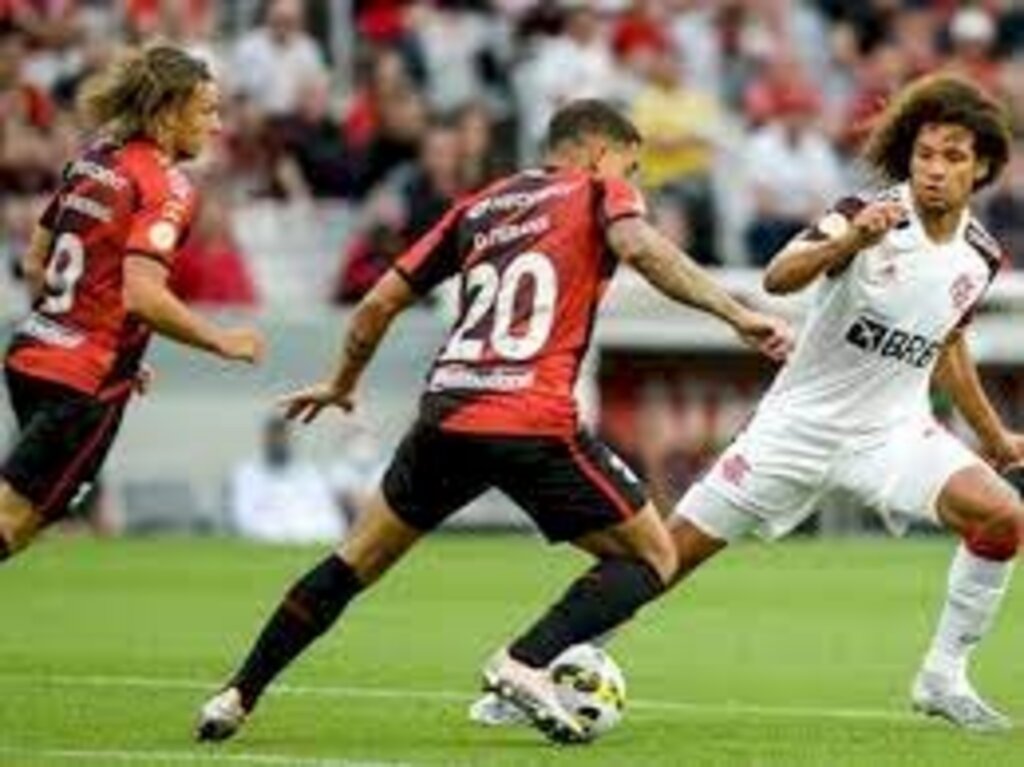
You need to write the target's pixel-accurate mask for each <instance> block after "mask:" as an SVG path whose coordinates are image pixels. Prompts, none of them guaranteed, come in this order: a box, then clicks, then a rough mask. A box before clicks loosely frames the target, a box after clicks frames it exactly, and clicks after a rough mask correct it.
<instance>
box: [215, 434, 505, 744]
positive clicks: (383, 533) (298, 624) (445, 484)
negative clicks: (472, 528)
mask: <svg viewBox="0 0 1024 767" xmlns="http://www.w3.org/2000/svg"><path fill="white" fill-rule="evenodd" d="M475 461H476V459H475V457H474V455H473V451H471V450H469V449H467V447H466V446H465V445H464V444H461V443H460V441H459V440H458V439H451V438H448V437H446V436H445V435H444V434H443V433H441V432H439V431H437V430H436V429H432V428H425V427H422V426H419V425H417V426H414V427H413V428H412V429H411V430H410V431H409V433H408V434H407V435H406V437H405V438H404V439H403V441H402V443H401V445H400V446H399V447H398V450H397V452H396V453H395V457H394V459H393V461H392V463H391V466H390V467H389V468H388V470H387V472H386V473H385V476H384V480H383V483H382V486H381V489H380V490H379V491H378V492H377V493H376V494H375V495H374V496H373V498H372V500H371V501H370V503H369V504H368V507H367V509H366V510H365V511H364V512H363V514H362V516H360V518H359V519H358V520H357V521H356V524H355V526H354V527H353V528H352V530H351V531H350V533H349V534H348V536H347V537H346V538H345V540H344V541H343V542H342V543H341V544H340V545H339V546H338V548H337V550H336V551H334V552H332V553H331V554H329V555H328V556H327V557H325V558H324V559H323V560H321V561H320V562H319V563H318V564H317V565H316V566H315V567H313V568H312V569H311V570H309V571H308V572H307V573H306V574H305V575H303V576H302V577H301V578H299V579H298V580H297V581H296V582H295V583H294V584H293V585H292V586H291V588H289V589H288V591H287V592H286V593H285V595H284V597H283V598H282V600H281V602H280V603H279V604H278V606H277V608H276V609H275V610H274V612H273V614H272V615H271V616H270V618H269V619H268V620H267V622H266V624H265V625H264V627H263V629H262V631H261V632H260V634H259V635H258V637H257V639H256V641H255V643H254V644H253V646H252V648H251V649H250V651H249V653H248V655H247V656H246V658H245V660H244V661H243V663H242V665H241V666H240V667H239V669H238V670H237V671H236V672H235V674H234V675H233V676H232V677H231V679H230V680H229V681H228V683H227V685H226V686H225V687H224V689H223V690H222V691H221V692H220V693H218V694H217V695H215V696H214V697H213V698H211V699H210V700H208V701H207V702H206V703H205V704H204V705H203V706H202V708H201V710H200V713H199V721H198V724H197V727H196V737H197V738H198V739H200V740H210V741H218V740H224V739H226V738H229V737H231V736H232V735H233V734H234V733H235V732H236V731H237V730H238V728H239V727H240V726H241V725H242V723H243V722H244V720H245V717H246V716H247V715H248V713H249V712H250V711H252V709H253V708H254V707H255V706H256V703H257V702H258V701H259V699H260V697H261V696H262V694H263V692H264V691H265V690H266V688H267V686H268V685H269V684H270V683H271V681H273V679H274V678H276V677H277V676H278V675H279V674H280V673H281V672H282V671H283V670H284V669H285V668H286V667H287V666H288V665H289V664H291V663H292V662H293V661H294V660H295V659H296V658H298V657H299V655H301V654H302V652H303V651H304V650H306V648H308V647H309V646H310V645H311V644H312V643H313V642H314V641H315V640H316V639H317V638H318V637H320V636H321V635H322V634H324V633H325V632H326V631H327V630H328V629H330V628H331V626H333V625H334V624H335V623H336V622H337V620H338V619H339V617H340V616H341V615H342V613H343V611H344V610H345V608H346V607H347V606H348V604H349V603H350V602H351V601H352V600H353V599H354V598H355V597H356V596H357V595H358V594H360V593H361V592H363V591H365V590H366V589H367V588H368V587H370V586H371V585H372V584H373V583H375V582H376V581H377V580H378V579H379V578H380V577H381V576H382V575H384V574H385V573H386V572H387V571H388V570H389V569H390V568H391V567H392V566H393V565H395V564H396V563H397V562H398V561H399V560H400V559H401V558H402V557H403V556H404V555H405V554H406V552H408V551H409V549H410V548H412V546H413V545H414V544H415V543H416V542H417V541H418V540H419V539H420V538H421V537H422V536H423V535H424V534H425V533H427V532H429V531H430V530H431V529H433V528H434V527H435V526H436V525H438V524H440V523H441V522H442V521H444V519H445V518H447V517H448V515H449V514H451V513H452V512H453V511H455V510H456V509H458V508H459V507H461V506H463V505H465V504H466V503H468V502H469V501H470V500H472V499H473V498H474V497H476V496H477V495H479V494H480V493H481V492H482V491H483V490H484V489H485V488H486V482H485V480H483V479H482V478H481V477H480V475H479V473H478V472H477V471H476V468H477V466H476V463H475ZM453 467H458V468H459V473H454V472H453V470H452V469H453Z"/></svg>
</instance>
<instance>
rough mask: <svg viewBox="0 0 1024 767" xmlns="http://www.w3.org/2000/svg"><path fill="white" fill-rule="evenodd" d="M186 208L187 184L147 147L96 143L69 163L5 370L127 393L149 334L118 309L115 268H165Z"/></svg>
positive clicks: (88, 390)
mask: <svg viewBox="0 0 1024 767" xmlns="http://www.w3.org/2000/svg"><path fill="white" fill-rule="evenodd" d="M195 207H196V195H195V192H194V189H193V187H192V185H191V183H190V182H189V181H188V180H187V178H186V177H185V176H184V175H183V174H182V173H181V172H180V171H179V170H177V169H176V168H174V167H173V166H172V165H171V162H170V160H168V158H166V157H165V156H164V155H163V154H162V153H161V152H160V151H159V149H157V147H156V146H155V145H154V144H151V143H149V142H146V141H141V140H136V141H129V142H127V143H125V144H123V145H119V144H114V143H112V142H101V143H98V144H96V145H94V146H93V147H91V148H90V149H88V150H87V151H86V152H85V153H84V154H83V155H82V156H81V157H80V158H79V159H77V160H75V161H74V162H72V163H70V164H69V165H68V167H67V168H66V169H65V171H64V178H63V182H62V185H61V188H60V189H59V190H58V192H57V193H56V195H55V196H54V197H53V199H52V200H51V202H50V204H49V205H48V206H47V208H46V211H45V212H44V213H43V216H42V218H41V219H40V222H39V223H40V226H42V227H43V228H45V229H47V230H49V232H50V233H51V234H52V244H51V247H50V252H49V254H48V255H47V258H46V263H45V267H46V272H45V285H44V290H43V295H42V296H41V297H40V298H39V300H37V301H36V303H35V305H34V306H33V310H32V313H31V314H30V315H29V316H28V317H27V318H26V319H25V320H24V321H23V322H22V323H21V324H20V325H19V327H18V328H17V330H16V333H15V336H14V339H13V341H12V344H11V347H10V350H9V351H8V354H7V361H6V365H7V367H8V368H10V369H11V370H14V371H17V372H18V373H22V374H24V375H27V376H31V377H33V378H41V379H44V380H47V381H51V382H54V383H57V384H61V385H64V386H67V387H69V388H71V389H74V390H76V391H80V392H82V393H84V394H87V395H91V396H97V397H104V396H106V395H107V394H108V393H112V392H114V391H115V390H117V391H121V390H123V389H125V388H126V387H130V382H131V380H132V379H133V377H134V376H135V373H136V371H137V369H138V365H139V363H140V362H141V359H142V356H143V354H144V353H145V350H146V346H147V344H148V341H149V336H150V331H149V329H148V328H147V327H146V326H145V325H144V324H143V323H142V322H141V321H140V320H138V319H137V318H135V317H133V316H131V315H130V314H128V312H127V311H126V310H125V306H124V301H123V298H122V293H123V266H124V259H125V258H126V256H128V255H129V254H130V255H132V256H141V257H145V258H152V259H154V260H157V261H159V262H160V263H162V264H164V265H166V266H167V267H168V269H169V268H170V267H171V265H172V262H173V258H174V254H175V252H176V250H177V248H178V246H179V245H180V244H181V243H182V242H183V241H184V239H185V237H186V235H187V233H188V229H189V226H190V224H191V221H192V217H193V215H194V213H195Z"/></svg>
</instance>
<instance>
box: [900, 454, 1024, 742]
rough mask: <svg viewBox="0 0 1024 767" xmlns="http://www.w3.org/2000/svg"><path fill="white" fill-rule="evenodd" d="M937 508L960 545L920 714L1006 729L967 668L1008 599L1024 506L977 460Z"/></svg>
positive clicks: (920, 686)
mask: <svg viewBox="0 0 1024 767" xmlns="http://www.w3.org/2000/svg"><path fill="white" fill-rule="evenodd" d="M1017 471H1018V472H1019V471H1021V470H1020V469H1018V470H1017ZM936 510H937V513H938V517H939V519H940V520H941V521H942V522H943V523H944V524H945V525H946V526H947V527H949V528H951V529H952V530H955V531H956V532H957V533H959V534H960V537H961V543H960V545H959V546H958V547H957V551H956V554H955V555H954V557H953V562H952V564H951V566H950V569H949V576H948V581H947V591H946V599H945V603H944V605H943V608H942V613H941V615H940V617H939V622H938V625H937V627H936V630H935V634H934V636H933V638H932V641H931V645H930V647H929V649H928V652H927V654H926V655H925V658H924V661H923V663H922V667H921V671H920V673H919V674H918V676H917V678H916V679H915V682H914V688H913V691H912V697H913V701H914V704H915V707H916V708H918V709H919V710H921V711H924V712H925V713H929V714H934V715H938V716H942V717H944V718H946V719H949V720H950V721H952V722H953V723H955V724H958V725H960V726H963V727H967V728H970V729H978V730H999V729H1005V728H1007V727H1009V726H1010V722H1009V720H1008V719H1007V718H1006V717H1005V716H1003V715H1002V714H1001V713H999V712H998V711H996V710H995V709H993V708H992V707H991V706H990V705H988V704H987V703H985V701H984V700H982V699H981V697H980V696H979V695H978V694H977V693H976V692H975V691H974V689H973V687H972V686H971V684H970V682H969V679H968V663H969V661H970V657H971V654H972V652H973V651H974V649H975V648H976V647H977V646H978V644H979V643H980V642H981V641H982V639H984V637H985V636H986V634H987V633H988V632H989V630H990V628H991V627H992V624H993V622H994V620H995V617H996V614H997V613H998V611H999V607H1000V605H1001V604H1002V601H1003V598H1004V596H1005V594H1006V591H1007V586H1008V584H1009V580H1010V576H1011V573H1012V569H1013V559H1014V557H1015V556H1016V553H1017V550H1018V548H1019V545H1020V541H1021V529H1022V524H1024V509H1022V507H1021V503H1020V498H1019V496H1018V495H1017V493H1016V492H1015V491H1014V490H1013V488H1012V487H1011V486H1010V485H1009V484H1008V483H1007V482H1005V481H1004V480H1002V479H1001V478H1000V477H999V476H998V475H997V474H996V473H995V472H994V471H993V470H992V469H990V468H989V467H988V466H986V465H983V464H981V463H976V464H975V465H973V466H967V467H965V468H963V469H960V470H959V471H957V472H956V473H954V474H953V475H952V476H951V477H950V478H949V479H948V480H947V481H946V482H945V484H944V485H943V487H942V490H941V492H940V494H939V497H938V501H937V503H936Z"/></svg>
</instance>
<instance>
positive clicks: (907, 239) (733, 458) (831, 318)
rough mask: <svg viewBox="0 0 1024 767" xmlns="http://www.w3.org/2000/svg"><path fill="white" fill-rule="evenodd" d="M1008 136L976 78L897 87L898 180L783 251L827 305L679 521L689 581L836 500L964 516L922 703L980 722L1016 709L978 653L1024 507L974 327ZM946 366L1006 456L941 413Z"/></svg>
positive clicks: (791, 284)
mask: <svg viewBox="0 0 1024 767" xmlns="http://www.w3.org/2000/svg"><path fill="white" fill-rule="evenodd" d="M1008 152H1009V134H1008V129H1007V118H1006V115H1005V113H1004V112H1003V110H1002V109H1001V108H1000V107H999V106H997V105H996V104H995V103H994V102H992V101H991V100H989V99H988V98H987V97H986V96H984V95H983V94H982V93H981V92H979V91H978V90H977V89H976V88H975V87H974V86H973V85H970V84H968V83H966V82H963V81H961V80H958V79H955V78H951V77H948V76H935V77H931V78H927V79H924V80H921V81H919V82H917V83H915V84H914V85H912V86H910V87H909V88H908V89H907V90H906V91H905V92H904V93H902V94H901V95H900V97H899V98H897V99H896V101H895V102H894V103H893V104H892V105H891V107H890V108H889V109H888V110H887V112H886V113H885V114H884V115H882V117H881V118H880V119H879V122H878V124H877V126H876V128H875V131H874V133H873V135H872V137H871V139H870V141H869V143H868V146H867V148H866V151H865V159H866V160H867V162H868V164H869V165H871V166H872V167H873V168H874V169H875V170H877V171H879V173H880V175H881V176H883V177H884V178H885V180H886V182H887V183H889V184H895V186H892V187H891V188H889V189H887V190H886V191H885V192H882V193H881V194H875V195H871V196H867V197H854V198H848V199H846V200H843V201H841V202H840V203H839V204H838V205H836V206H835V208H834V209H833V210H832V211H831V212H829V213H828V214H827V215H826V216H824V218H822V219H821V220H820V221H819V222H818V223H817V224H816V225H815V226H813V227H811V228H810V229H808V230H807V231H805V232H804V233H802V234H801V235H799V236H797V237H796V238H795V239H794V240H793V241H792V242H790V243H789V244H788V245H787V246H786V247H785V248H784V249H783V250H782V251H781V252H780V253H779V254H778V255H777V256H776V257H775V259H774V260H773V262H772V263H771V264H770V265H769V267H768V270H767V272H766V273H765V278H764V281H765V287H766V289H767V290H768V291H769V292H772V293H777V294H784V293H791V292H795V291H797V290H800V289H802V288H804V287H808V286H811V285H812V284H815V287H816V289H817V291H818V293H817V296H816V298H815V301H814V304H813V307H812V308H811V310H810V312H809V315H808V317H807V319H806V322H805V325H804V327H803V330H802V333H801V336H800V339H799V341H798V342H797V346H796V349H795V350H794V352H793V353H792V354H791V355H790V357H789V359H788V361H787V363H786V365H785V367H784V368H783V369H782V371H781V372H780V373H779V375H778V377H777V378H776V380H775V382H774V384H773V385H772V387H771V389H770V390H769V392H768V393H767V395H766V396H765V397H764V399H763V400H762V402H761V403H760V405H759V407H758V409H757V412H756V413H755V415H754V417H753V419H752V420H751V422H750V423H749V424H748V425H747V427H746V428H745V429H744V430H743V431H742V433H741V434H740V435H739V436H738V437H737V438H736V440H735V441H734V442H733V443H732V445H731V446H730V447H729V448H728V449H727V450H726V451H725V453H724V454H723V455H722V456H721V457H720V458H719V459H718V461H717V462H716V463H715V465H714V466H713V467H712V468H711V469H710V470H709V472H708V473H707V474H706V475H705V477H704V478H703V479H702V480H701V481H700V482H698V483H697V484H695V485H694V486H693V487H691V488H690V490H689V491H688V492H687V493H686V495H685V496H684V497H683V499H682V500H681V501H680V502H679V504H678V506H677V507H676V511H675V514H674V515H673V517H672V524H671V527H672V533H673V538H674V540H675V543H676V547H677V551H678V554H679V559H680V569H679V572H678V576H677V582H678V580H681V579H682V578H684V577H685V576H686V575H688V574H689V573H690V572H692V571H693V570H694V569H696V568H697V567H698V566H699V565H700V564H701V563H703V562H704V561H706V560H707V559H709V558H710V557H712V556H713V555H714V554H716V553H717V552H719V551H721V550H722V549H724V548H725V547H726V546H727V545H728V544H729V543H730V542H732V541H734V540H736V539H738V538H740V537H741V536H743V535H745V534H747V533H750V532H759V533H762V534H764V535H765V536H767V537H771V538H777V537H779V536H782V535H784V534H786V533H788V532H789V531H790V530H792V529H793V528H794V527H796V526H797V525H798V524H799V523H800V522H802V521H803V520H804V519H806V518H807V517H808V516H809V515H811V514H812V513H814V512H815V511H816V510H817V509H820V508H826V507H827V506H828V505H829V504H830V502H832V501H833V500H839V499H842V500H843V501H844V502H845V503H849V502H850V501H853V502H855V503H858V504H859V505H861V506H864V507H866V508H870V509H873V510H874V511H876V512H877V513H879V514H880V515H881V517H882V518H883V520H884V521H885V523H886V524H887V526H888V527H889V528H890V529H891V530H892V531H894V532H897V533H899V532H902V531H903V530H904V529H905V528H906V524H907V522H908V521H909V520H911V519H914V518H917V519H926V520H929V521H931V522H934V523H936V524H940V525H944V526H946V527H948V528H950V529H952V530H954V531H955V532H957V533H958V534H959V535H960V536H961V538H962V540H963V542H962V544H961V545H960V547H959V548H958V550H957V553H956V555H955V557H954V560H953V564H952V567H951V570H950V574H949V584H948V589H949V590H948V595H947V599H946V604H945V607H944V610H943V613H942V616H941V618H940V620H939V625H938V628H937V631H936V635H935V637H934V639H933V641H932V645H931V648H930V649H929V651H928V654H927V656H926V657H925V660H924V663H923V665H922V668H921V671H920V673H919V674H918V676H917V678H916V679H915V682H914V685H913V689H912V692H911V695H912V700H913V704H914V707H915V708H916V709H917V710H919V711H923V712H924V713H927V714H931V715H938V716H942V717H944V718H946V719H949V720H950V721H952V722H954V723H956V724H958V725H961V726H963V727H967V728H971V729H978V730H993V729H1005V728H1006V727H1008V726H1009V720H1007V719H1006V717H1004V716H1003V715H1002V714H1000V713H999V712H997V711H995V710H994V709H993V708H992V707H990V706H989V705H988V704H986V703H985V702H984V701H983V700H982V699H981V698H980V697H979V696H978V695H977V693H975V691H974V690H973V688H972V686H971V685H970V683H969V681H968V678H967V662H968V658H969V655H970V652H971V650H972V649H973V648H974V647H975V646H976V645H977V644H978V642H979V641H980V640H981V638H982V637H983V636H984V635H985V633H986V632H987V630H988V628H989V626H990V625H991V623H992V620H993V618H994V616H995V613H996V611H997V610H998V607H999V604H1000V602H1001V600H1002V597H1003V595H1004V593H1005V591H1006V585H1007V581H1008V579H1009V576H1010V571H1011V567H1012V559H1013V558H1014V556H1015V555H1016V553H1017V549H1018V544H1019V541H1020V535H1021V530H1022V524H1024V508H1022V505H1021V502H1020V499H1019V497H1018V495H1017V493H1016V492H1015V491H1014V489H1013V487H1011V486H1010V484H1008V483H1007V482H1006V481H1005V480H1004V479H1003V478H1001V477H1000V476H999V474H997V472H996V470H995V469H993V468H992V465H994V466H995V467H996V468H997V469H1001V470H1004V471H1005V472H1006V473H1007V476H1012V475H1013V474H1014V472H1016V473H1017V476H1021V475H1024V469H1021V467H1020V463H1021V460H1022V457H1024V452H1022V449H1021V448H1022V446H1024V440H1022V439H1021V437H1020V436H1019V435H1017V434H1014V433H1013V432H1011V431H1009V430H1008V429H1007V428H1006V427H1005V426H1004V425H1003V424H1002V422H1001V421H1000V419H999V417H998V416H997V414H996V413H995V410H994V409H993V407H992V405H991V403H990V402H989V400H988V399H987V397H986V396H985V393H984V391H983V390H982V388H981V385H980V383H979V379H978V374H977V370H976V368H975V365H974V362H973V361H972V359H971V355H970V351H969V349H968V347H967V343H966V341H965V338H964V334H963V328H964V326H965V324H966V323H967V322H968V321H969V319H970V317H971V312H972V309H973V307H974V306H975V305H976V304H977V302H978V301H979V299H980V298H981V297H982V295H983V294H984V292H985V290H986V288H987V286H988V284H989V283H990V282H991V280H992V278H993V276H994V275H995V271H996V269H997V267H998V264H999V262H1000V258H1001V252H1000V250H999V247H998V245H997V244H996V243H995V242H994V241H993V240H992V238H991V237H989V236H988V235H987V234H986V233H985V232H984V230H983V229H982V228H981V226H980V225H979V224H978V223H977V222H976V221H975V220H974V218H973V217H972V215H971V213H970V210H969V207H968V205H969V202H970V199H971V196H972V194H973V193H974V191H976V190H977V189H979V188H981V187H983V186H985V185H987V184H988V183H990V182H991V181H993V180H994V179H995V178H996V177H997V176H998V175H999V173H1000V171H1001V170H1002V168H1003V166H1004V165H1005V163H1006V160H1007V156H1008ZM933 377H934V379H935V382H936V383H937V384H938V385H939V386H941V387H943V388H944V389H946V391H947V392H948V393H949V394H950V395H951V396H952V398H953V400H954V402H955V404H956V406H957V407H958V409H959V410H960V412H961V413H962V414H963V416H964V417H965V419H966V420H967V422H968V423H969V424H970V426H971V427H972V428H973V430H974V431H975V433H976V434H977V436H978V438H979V440H980V442H981V446H982V450H983V452H984V454H985V455H987V456H988V457H989V460H990V461H991V464H992V465H989V464H988V463H986V462H985V461H983V460H982V459H981V458H980V457H978V456H977V455H976V454H975V453H973V452H971V450H969V449H968V448H967V447H966V446H964V445H963V444H962V443H961V442H960V441H959V440H957V439H956V438H955V437H953V436H952V435H951V434H949V433H948V432H947V431H945V430H944V429H943V428H942V427H941V426H939V425H938V424H937V423H936V422H935V421H934V420H933V418H932V415H931V411H930V402H929V387H930V384H931V382H932V379H933ZM1018 486H1020V485H1018ZM490 704H493V700H491V701H488V700H481V701H478V703H477V704H475V706H474V708H473V709H472V710H471V716H472V717H473V718H474V719H476V720H478V721H484V722H487V723H495V718H496V717H494V716H493V714H495V713H497V714H498V715H499V716H498V717H497V718H502V717H501V716H500V715H501V712H500V711H495V710H494V708H493V706H492V705H490Z"/></svg>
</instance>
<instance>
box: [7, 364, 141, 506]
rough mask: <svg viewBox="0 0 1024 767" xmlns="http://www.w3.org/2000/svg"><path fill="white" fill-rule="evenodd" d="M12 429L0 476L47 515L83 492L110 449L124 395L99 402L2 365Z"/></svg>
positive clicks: (121, 411)
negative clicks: (12, 416) (14, 423)
mask: <svg viewBox="0 0 1024 767" xmlns="http://www.w3.org/2000/svg"><path fill="white" fill-rule="evenodd" d="M4 373H5V377H6V379H7V391H8V394H9V395H10V400H11V406H12V407H13V408H14V414H15V417H16V418H17V420H18V435H17V437H16V438H15V442H14V445H13V446H12V448H11V450H10V452H9V453H8V454H7V458H6V460H5V461H4V463H3V466H2V467H0V477H2V478H3V479H4V481H6V482H7V483H8V484H9V485H10V486H11V487H12V488H13V489H14V491H15V492H16V493H18V494H19V495H21V496H23V497H25V498H27V499H28V500H30V501H31V502H32V504H33V506H35V508H36V511H38V512H39V513H40V514H42V515H43V516H44V517H45V518H47V519H48V520H54V519H59V518H60V517H62V516H64V515H65V514H66V513H67V511H68V506H69V504H70V503H71V502H72V501H74V500H76V496H79V494H80V493H81V494H83V495H84V494H85V491H87V490H88V488H89V486H90V485H91V484H92V482H93V481H94V480H95V478H96V475H97V473H98V472H99V470H100V468H101V467H102V466H103V462H104V460H105V459H106V457H107V453H108V452H110V447H111V445H113V444H114V438H115V437H116V436H117V431H118V428H119V427H120V425H121V418H122V416H123V415H124V409H125V405H126V403H127V397H119V398H118V399H117V400H114V401H110V402H104V401H101V400H98V399H95V398H94V397H90V396H88V395H86V394H82V393H81V392H78V391H75V390H74V389H71V388H68V387H66V386H62V385H60V384H58V383H53V382H51V381H46V380H44V379H41V378H35V377H32V376H27V375H24V374H22V373H18V372H16V371H14V370H11V369H10V368H6V369H5V371H4Z"/></svg>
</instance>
